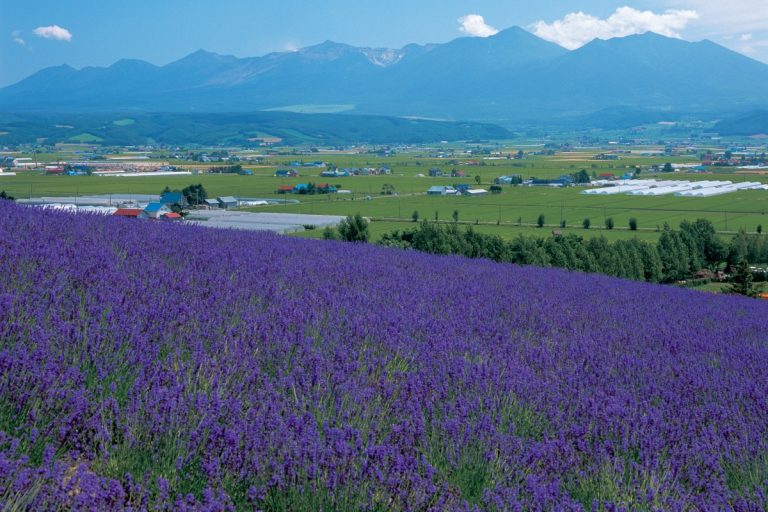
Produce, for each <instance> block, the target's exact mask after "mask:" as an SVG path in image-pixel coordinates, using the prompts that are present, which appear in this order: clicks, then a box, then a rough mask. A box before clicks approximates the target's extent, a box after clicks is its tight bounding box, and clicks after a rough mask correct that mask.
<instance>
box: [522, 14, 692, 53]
mask: <svg viewBox="0 0 768 512" xmlns="http://www.w3.org/2000/svg"><path fill="white" fill-rule="evenodd" d="M698 17H699V15H698V13H697V12H696V11H692V10H673V9H671V10H667V11H664V12H663V13H661V14H656V13H654V12H651V11H638V10H637V9H633V8H632V7H626V6H625V7H619V8H618V9H616V12H614V13H613V14H611V15H610V16H609V17H608V18H606V19H600V18H597V17H595V16H592V15H590V14H585V13H583V12H572V13H570V14H567V15H566V16H565V17H564V18H563V19H561V20H556V21H554V22H552V23H546V22H544V21H539V22H536V23H534V24H533V27H532V28H533V32H534V33H535V34H536V35H537V36H539V37H541V38H542V39H546V40H547V41H552V42H554V43H557V44H559V45H560V46H563V47H565V48H568V49H569V50H574V49H576V48H579V47H580V46H583V45H585V44H586V43H588V42H590V41H591V40H593V39H595V38H599V39H610V38H612V37H624V36H629V35H632V34H642V33H645V32H655V33H657V34H661V35H663V36H668V37H680V34H679V31H680V30H682V29H684V28H685V27H686V25H688V23H689V22H691V21H693V20H695V19H697V18H698Z"/></svg>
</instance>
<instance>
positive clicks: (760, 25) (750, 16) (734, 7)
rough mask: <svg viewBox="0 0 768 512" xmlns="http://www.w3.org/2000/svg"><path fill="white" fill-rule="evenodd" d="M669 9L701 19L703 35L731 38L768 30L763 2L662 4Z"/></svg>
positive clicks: (681, 0) (671, 0)
mask: <svg viewBox="0 0 768 512" xmlns="http://www.w3.org/2000/svg"><path fill="white" fill-rule="evenodd" d="M663 3H664V4H665V5H667V6H669V7H670V8H681V9H693V10H695V11H696V12H697V13H699V15H700V16H701V19H700V21H699V22H698V23H697V24H696V25H697V27H699V28H701V29H702V30H703V35H706V36H707V37H710V36H712V35H725V34H727V35H733V34H735V33H739V32H760V31H765V30H768V9H766V3H765V0H728V1H727V2H726V1H723V0H665V1H664V2H663Z"/></svg>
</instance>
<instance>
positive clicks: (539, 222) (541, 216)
mask: <svg viewBox="0 0 768 512" xmlns="http://www.w3.org/2000/svg"><path fill="white" fill-rule="evenodd" d="M536 225H537V226H539V227H540V228H543V227H544V214H543V213H541V214H539V218H538V219H536Z"/></svg>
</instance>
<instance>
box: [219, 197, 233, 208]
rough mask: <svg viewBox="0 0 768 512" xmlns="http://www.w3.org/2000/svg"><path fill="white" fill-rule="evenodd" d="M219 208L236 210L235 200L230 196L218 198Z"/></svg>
mask: <svg viewBox="0 0 768 512" xmlns="http://www.w3.org/2000/svg"><path fill="white" fill-rule="evenodd" d="M219 208H225V209H226V208H237V198H236V197H232V196H224V197H220V198H219Z"/></svg>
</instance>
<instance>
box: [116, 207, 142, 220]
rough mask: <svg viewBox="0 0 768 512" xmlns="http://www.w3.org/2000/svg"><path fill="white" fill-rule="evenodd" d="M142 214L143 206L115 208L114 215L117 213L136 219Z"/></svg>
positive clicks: (119, 215)
mask: <svg viewBox="0 0 768 512" xmlns="http://www.w3.org/2000/svg"><path fill="white" fill-rule="evenodd" d="M140 214H141V208H118V209H117V210H115V213H113V214H112V215H115V216H117V217H129V218H133V219H136V218H138V217H139V215H140Z"/></svg>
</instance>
